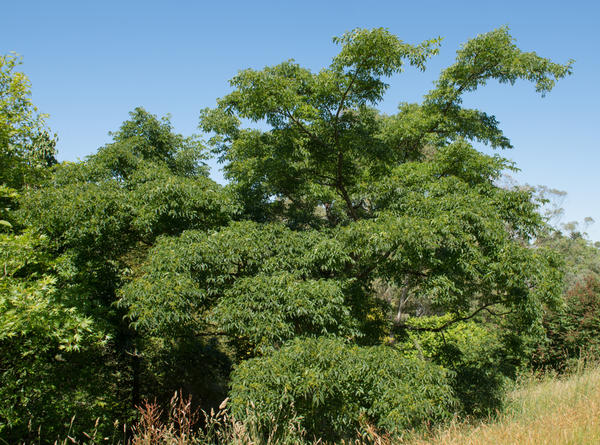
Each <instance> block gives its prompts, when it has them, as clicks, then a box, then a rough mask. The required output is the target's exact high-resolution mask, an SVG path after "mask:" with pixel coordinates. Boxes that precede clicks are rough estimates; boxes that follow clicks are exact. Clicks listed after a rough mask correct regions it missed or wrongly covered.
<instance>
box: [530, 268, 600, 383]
mask: <svg viewBox="0 0 600 445" xmlns="http://www.w3.org/2000/svg"><path fill="white" fill-rule="evenodd" d="M564 298H565V304H564V306H563V307H562V308H560V309H559V310H556V311H553V310H547V311H546V313H545V315H544V320H543V325H544V328H545V331H546V338H545V340H544V341H543V342H541V343H540V344H538V346H537V348H536V350H535V352H534V354H533V357H532V364H533V367H534V368H537V369H543V368H551V369H554V370H556V371H559V372H562V371H565V370H567V369H569V367H570V366H571V365H572V364H573V363H575V362H577V360H578V359H579V357H580V356H582V355H584V356H589V357H596V358H598V357H600V335H599V333H600V280H599V279H598V278H596V277H595V276H593V275H591V274H590V275H588V276H587V277H585V278H584V279H582V280H580V281H578V282H576V283H575V284H574V285H573V286H572V287H571V288H570V290H568V291H567V292H566V293H565V297H564Z"/></svg>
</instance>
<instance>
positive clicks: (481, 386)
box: [405, 317, 520, 416]
mask: <svg viewBox="0 0 600 445" xmlns="http://www.w3.org/2000/svg"><path fill="white" fill-rule="evenodd" d="M428 318H430V319H431V318H435V317H428ZM438 318H439V317H438ZM504 340H507V339H505V338H503V337H501V335H500V334H499V333H498V332H497V331H492V330H491V329H489V328H487V327H485V326H483V325H481V324H480V323H476V322H461V323H457V324H455V325H453V326H451V327H449V328H448V329H446V330H445V331H443V332H418V333H416V332H415V333H411V334H410V339H409V341H408V342H407V343H406V345H405V347H406V349H407V352H408V351H410V352H408V353H409V354H410V355H412V356H419V355H422V356H423V357H424V358H426V359H430V360H432V361H433V362H434V363H436V364H438V365H440V366H443V367H444V368H446V369H448V370H450V371H452V374H451V375H450V379H449V383H450V384H451V386H452V388H453V390H454V392H455V395H456V397H457V399H458V400H459V402H460V409H461V411H462V412H463V413H465V414H468V415H474V416H486V415H488V414H490V413H492V412H494V411H495V410H497V409H499V408H500V407H501V405H502V401H503V399H504V388H505V383H506V381H507V378H508V377H513V376H514V375H515V373H516V370H517V367H518V365H519V364H520V360H519V359H518V354H512V353H511V352H512V351H511V349H512V348H511V347H510V346H509V345H508V344H507V342H506V341H504Z"/></svg>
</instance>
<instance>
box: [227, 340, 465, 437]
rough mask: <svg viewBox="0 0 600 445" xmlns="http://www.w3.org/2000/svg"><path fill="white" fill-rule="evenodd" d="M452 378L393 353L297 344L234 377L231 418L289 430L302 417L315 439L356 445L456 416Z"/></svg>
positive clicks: (329, 343)
mask: <svg viewBox="0 0 600 445" xmlns="http://www.w3.org/2000/svg"><path fill="white" fill-rule="evenodd" d="M447 377H448V373H447V372H446V371H445V370H444V369H443V368H441V367H439V366H436V365H433V364H430V363H427V362H425V361H423V360H419V359H414V358H406V357H404V356H403V355H402V354H401V353H400V352H398V351H396V350H394V349H393V348H391V347H388V346H373V347H358V346H353V345H350V344H347V343H345V342H344V341H342V340H340V339H335V338H327V337H322V338H319V339H304V340H301V339H296V340H294V341H292V342H290V343H289V344H287V345H286V346H284V347H283V348H281V349H280V350H278V351H277V352H275V353H273V354H271V355H269V356H267V357H263V358H255V359H251V360H248V361H245V362H243V363H242V364H241V365H239V366H238V367H237V368H236V370H235V371H234V373H233V376H232V384H231V394H230V397H231V406H232V413H233V415H234V416H235V417H236V418H238V419H243V418H244V416H247V415H249V414H248V412H247V410H249V413H252V414H253V415H256V416H257V418H258V419H259V421H260V419H264V420H263V423H262V425H261V427H262V429H263V431H264V432H265V433H266V432H267V431H268V430H269V428H270V427H272V425H270V424H269V421H268V419H269V416H273V417H274V418H275V419H277V422H278V423H285V422H286V421H287V420H289V419H291V418H294V417H295V416H296V415H297V416H299V418H300V419H301V424H302V427H304V428H305V429H306V431H307V433H308V437H312V436H314V437H321V438H323V439H327V440H334V439H340V438H351V437H354V436H355V434H356V429H357V428H359V427H360V426H361V423H362V425H363V426H364V425H365V424H372V425H374V426H376V427H377V428H381V429H383V430H385V431H389V432H393V433H401V432H402V431H403V430H404V429H409V428H419V427H422V426H424V425H425V424H426V423H435V422H439V421H440V420H444V419H448V418H450V417H451V416H452V412H453V408H454V404H455V399H454V396H453V393H452V390H451V388H450V385H449V384H448V379H447Z"/></svg>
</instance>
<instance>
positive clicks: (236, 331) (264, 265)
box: [121, 221, 366, 355]
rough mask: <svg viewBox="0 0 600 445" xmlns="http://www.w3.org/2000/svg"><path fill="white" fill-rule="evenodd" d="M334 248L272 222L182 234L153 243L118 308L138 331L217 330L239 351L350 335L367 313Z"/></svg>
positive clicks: (344, 259) (339, 248) (343, 257)
mask: <svg viewBox="0 0 600 445" xmlns="http://www.w3.org/2000/svg"><path fill="white" fill-rule="evenodd" d="M343 248H344V246H343V245H342V244H341V243H340V242H338V241H337V240H336V239H335V238H330V237H328V236H324V235H323V234H321V233H319V232H314V231H311V232H295V231H292V230H290V229H289V228H286V227H285V226H284V225H281V224H269V225H261V224H257V223H253V222H249V221H245V222H237V223H233V224H231V225H229V226H228V227H225V228H223V229H221V230H218V231H214V232H212V233H206V232H194V231H187V232H184V233H183V234H182V235H181V237H179V238H161V239H159V241H158V243H157V245H156V247H155V248H153V249H152V251H151V252H150V254H149V261H148V263H147V265H146V266H145V267H144V270H143V274H142V275H141V276H140V277H139V278H138V279H136V280H135V281H133V282H131V283H130V284H128V285H127V286H126V287H124V288H123V290H122V299H121V305H123V306H126V307H128V308H129V316H130V317H131V318H132V320H134V325H135V326H136V327H137V328H138V329H141V330H144V331H149V332H152V333H159V334H161V335H165V334H172V333H181V332H185V331H186V330H188V329H189V330H191V331H192V332H198V333H201V332H206V331H208V332H213V333H222V334H223V333H224V334H227V335H228V336H230V338H231V339H232V341H233V343H235V344H237V348H238V351H239V353H240V354H241V355H244V354H247V353H249V354H254V353H255V352H258V351H259V350H261V349H263V348H269V347H273V346H278V345H281V344H282V343H283V342H285V341H286V340H289V339H291V338H294V337H296V336H305V335H321V334H327V333H337V334H339V335H358V334H359V331H358V330H357V328H358V324H359V320H357V319H356V318H355V317H361V314H362V320H363V321H364V322H366V320H365V317H366V314H365V310H366V309H364V308H358V307H353V306H352V300H351V296H352V287H353V284H354V283H353V282H352V281H349V280H347V279H345V278H344V275H343V270H344V268H345V266H346V264H347V263H348V262H349V261H351V260H350V258H349V257H348V256H347V254H346V253H345V252H344V250H343ZM336 272H337V273H338V274H339V273H340V272H342V274H341V276H336ZM353 309H354V310H353ZM353 315H354V317H353Z"/></svg>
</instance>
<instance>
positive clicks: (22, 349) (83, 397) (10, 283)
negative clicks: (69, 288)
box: [0, 232, 115, 443]
mask: <svg viewBox="0 0 600 445" xmlns="http://www.w3.org/2000/svg"><path fill="white" fill-rule="evenodd" d="M45 242H47V241H46V240H44V239H42V238H39V237H36V236H35V235H33V234H32V233H31V232H25V233H24V234H22V235H13V234H0V251H1V252H2V259H1V261H2V264H1V266H2V270H3V275H2V276H0V356H1V357H2V360H1V361H0V400H2V404H1V408H0V436H1V437H3V438H4V439H5V440H8V441H10V442H14V443H16V442H17V441H20V440H23V439H26V438H29V439H32V438H33V437H35V436H36V435H37V434H38V427H41V428H43V430H44V433H43V437H48V438H51V437H54V438H56V437H57V435H58V434H60V433H62V431H64V428H65V426H68V425H69V423H70V421H71V417H72V416H73V414H75V413H77V422H76V423H75V424H74V427H73V428H74V429H73V431H76V430H78V429H79V428H80V427H83V428H86V427H90V426H92V425H93V424H94V422H95V420H96V418H98V417H101V418H103V420H104V421H105V422H106V421H107V420H109V417H108V416H107V415H108V414H109V413H110V410H109V409H107V406H108V405H109V404H110V403H114V402H115V401H114V400H111V396H110V393H109V392H106V393H104V394H102V393H103V391H104V390H103V389H102V388H103V387H104V388H105V389H107V388H108V387H110V386H111V385H112V384H111V382H110V380H109V379H107V380H103V379H104V378H106V377H108V376H107V375H106V374H104V373H99V372H98V369H97V365H98V363H96V361H97V360H98V359H100V358H101V357H103V356H104V355H105V350H106V347H107V344H108V342H109V340H110V338H109V337H108V336H107V335H106V334H105V333H104V332H103V330H102V329H101V327H99V326H98V325H97V324H96V323H95V322H94V320H93V319H91V318H90V317H88V316H85V315H84V314H82V313H81V311H80V310H79V309H78V308H77V307H74V306H70V305H69V303H68V302H67V301H64V295H62V294H61V290H60V289H59V288H57V286H56V279H55V278H53V277H52V276H50V275H48V274H45V273H44V272H46V271H47V268H48V265H49V264H48V261H49V258H48V257H46V256H44V255H43V253H40V252H41V251H42V249H43V246H44V244H45Z"/></svg>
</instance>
